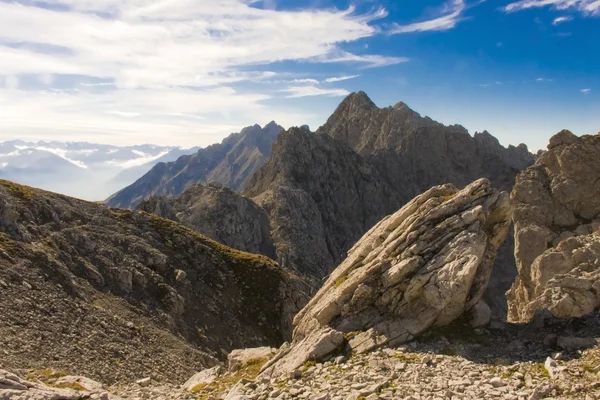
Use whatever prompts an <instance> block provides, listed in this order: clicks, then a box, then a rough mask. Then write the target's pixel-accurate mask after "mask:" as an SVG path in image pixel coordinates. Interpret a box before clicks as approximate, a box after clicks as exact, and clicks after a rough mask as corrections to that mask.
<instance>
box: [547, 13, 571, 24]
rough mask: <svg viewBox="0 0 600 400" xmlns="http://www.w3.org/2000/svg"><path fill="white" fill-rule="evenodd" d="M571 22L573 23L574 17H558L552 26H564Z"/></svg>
mask: <svg viewBox="0 0 600 400" xmlns="http://www.w3.org/2000/svg"><path fill="white" fill-rule="evenodd" d="M569 21H573V17H571V16H569V15H567V16H564V17H557V18H554V21H552V25H555V26H556V25H558V24H562V23H563V22H569Z"/></svg>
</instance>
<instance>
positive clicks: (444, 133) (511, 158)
mask: <svg viewBox="0 0 600 400" xmlns="http://www.w3.org/2000/svg"><path fill="white" fill-rule="evenodd" d="M317 132H318V133H322V134H327V135H329V136H331V137H333V138H334V139H336V140H339V141H340V142H342V143H345V144H346V145H348V146H350V148H352V149H353V150H354V151H356V152H357V153H358V154H360V155H361V156H362V157H364V158H365V159H366V160H367V161H368V162H369V164H371V165H372V166H373V167H374V168H376V169H377V170H378V171H379V172H380V173H381V175H382V176H383V177H384V178H385V179H386V181H387V182H388V183H390V184H391V185H392V186H393V187H394V188H395V189H396V191H397V192H398V193H400V194H401V196H402V198H403V200H404V202H406V201H408V200H410V199H411V198H413V197H414V196H416V195H418V194H420V193H422V192H424V191H425V190H427V189H429V188H430V187H432V186H435V185H440V184H444V183H453V184H455V185H456V186H459V187H464V186H465V185H467V184H468V183H470V182H472V181H474V180H475V179H478V178H488V179H490V180H491V181H492V183H493V184H494V187H497V188H499V189H502V190H510V189H511V188H512V186H513V184H514V178H515V175H516V174H517V173H518V172H519V171H521V170H522V169H524V168H527V167H528V166H530V165H531V164H533V162H534V156H533V154H531V153H529V151H528V150H527V146H526V145H524V144H520V145H519V146H517V147H514V146H509V147H508V148H504V147H503V146H502V145H501V144H500V143H499V142H498V140H497V139H496V138H495V137H493V136H492V135H491V134H490V133H488V132H487V131H484V132H482V133H475V135H474V136H471V135H469V132H468V131H467V130H466V129H465V128H463V127H462V126H460V125H451V126H445V125H443V124H440V123H438V122H436V121H434V120H432V119H431V118H429V117H421V116H420V115H419V114H418V113H417V112H415V111H413V110H411V109H410V108H409V107H408V106H407V105H406V104H404V103H402V102H399V103H397V104H396V105H394V106H393V107H386V108H379V107H377V106H376V105H375V104H374V103H373V102H372V101H371V99H370V98H369V97H368V96H367V95H366V94H365V93H364V92H358V93H352V94H351V95H349V96H348V97H347V98H346V99H345V100H344V101H343V102H342V103H341V104H340V105H339V107H338V108H337V109H336V110H335V112H334V113H333V114H332V115H331V117H330V118H329V119H328V120H327V122H326V123H325V125H323V126H322V127H321V128H319V130H318V131H317Z"/></svg>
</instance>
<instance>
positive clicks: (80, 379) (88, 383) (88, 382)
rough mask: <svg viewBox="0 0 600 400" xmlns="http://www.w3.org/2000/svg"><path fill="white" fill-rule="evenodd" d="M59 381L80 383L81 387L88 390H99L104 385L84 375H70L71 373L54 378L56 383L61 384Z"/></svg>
mask: <svg viewBox="0 0 600 400" xmlns="http://www.w3.org/2000/svg"><path fill="white" fill-rule="evenodd" d="M61 383H76V384H79V385H81V386H82V387H84V388H85V390H88V391H90V392H93V391H99V390H102V389H103V388H104V385H102V384H101V383H100V382H96V381H94V380H92V379H90V378H87V377H85V376H71V375H68V376H63V377H62V378H59V379H57V380H56V384H61Z"/></svg>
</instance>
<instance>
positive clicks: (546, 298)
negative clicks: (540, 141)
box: [507, 131, 600, 322]
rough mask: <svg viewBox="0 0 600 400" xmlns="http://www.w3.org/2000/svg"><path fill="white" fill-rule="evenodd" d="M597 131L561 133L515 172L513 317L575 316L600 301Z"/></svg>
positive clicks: (510, 302) (510, 298) (599, 145)
mask: <svg viewBox="0 0 600 400" xmlns="http://www.w3.org/2000/svg"><path fill="white" fill-rule="evenodd" d="M599 182H600V136H598V135H596V136H582V137H577V136H575V135H573V134H572V133H571V132H569V131H562V132H560V133H558V134H557V135H555V136H554V137H552V138H551V139H550V144H549V145H548V151H546V152H544V153H543V154H541V155H540V157H538V159H537V161H536V163H535V165H534V166H532V167H530V168H528V169H527V170H525V171H523V172H522V173H521V174H520V175H519V176H518V177H517V182H516V185H515V188H514V190H513V192H512V194H511V198H512V201H513V203H514V208H515V211H514V222H515V257H516V260H517V268H518V277H517V279H516V281H515V283H514V284H513V286H512V288H511V289H510V291H509V292H508V293H507V299H508V306H509V310H508V318H509V320H510V321H514V322H525V321H529V320H531V319H532V317H533V316H534V315H535V313H536V312H538V311H541V310H545V309H546V310H549V311H550V312H551V313H552V314H553V315H554V316H555V317H562V318H572V317H580V316H582V315H585V314H588V313H590V312H593V311H594V310H595V309H596V308H597V307H598V306H599V305H600V262H599V259H600V232H599V229H600V185H599Z"/></svg>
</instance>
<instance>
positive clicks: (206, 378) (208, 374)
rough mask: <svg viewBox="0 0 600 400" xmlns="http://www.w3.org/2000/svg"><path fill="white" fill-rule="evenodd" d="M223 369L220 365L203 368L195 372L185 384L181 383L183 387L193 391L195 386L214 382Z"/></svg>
mask: <svg viewBox="0 0 600 400" xmlns="http://www.w3.org/2000/svg"><path fill="white" fill-rule="evenodd" d="M221 370H222V368H221V366H220V365H217V366H215V367H212V368H209V369H205V370H202V371H200V372H198V373H197V374H194V375H193V376H192V377H191V378H190V379H188V380H187V381H186V382H185V383H184V384H183V385H181V388H182V389H185V390H188V391H191V390H192V389H193V388H194V387H196V386H198V385H208V384H209V383H212V382H214V381H215V380H216V379H217V378H218V377H219V375H220V374H221Z"/></svg>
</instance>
